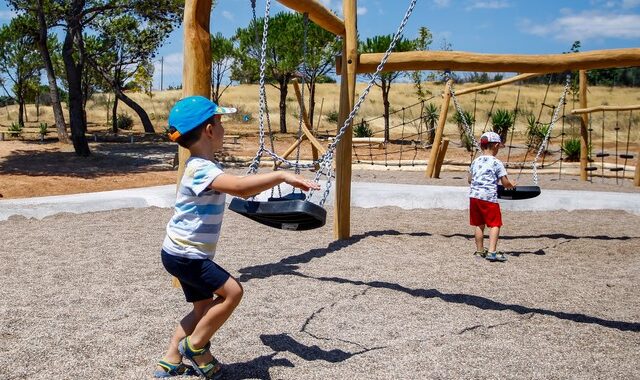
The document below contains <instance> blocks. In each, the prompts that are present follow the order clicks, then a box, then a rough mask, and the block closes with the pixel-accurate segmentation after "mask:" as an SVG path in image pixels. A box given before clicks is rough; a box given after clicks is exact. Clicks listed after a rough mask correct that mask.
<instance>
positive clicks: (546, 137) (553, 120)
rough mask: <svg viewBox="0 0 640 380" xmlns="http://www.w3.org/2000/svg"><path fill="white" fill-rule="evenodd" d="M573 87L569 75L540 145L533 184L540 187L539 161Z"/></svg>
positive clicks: (535, 160)
mask: <svg viewBox="0 0 640 380" xmlns="http://www.w3.org/2000/svg"><path fill="white" fill-rule="evenodd" d="M570 85H571V74H567V80H566V82H565V85H564V91H563V92H562V96H561V97H560V101H558V106H557V107H556V108H555V109H554V110H553V116H552V117H551V123H549V127H548V128H547V133H546V134H545V135H544V139H543V140H542V143H540V147H539V148H538V152H537V153H536V157H535V158H534V159H533V163H532V169H533V184H534V185H536V186H537V185H538V159H539V158H540V156H541V155H542V152H544V150H545V149H546V147H547V145H548V144H549V139H550V138H551V131H552V130H553V126H554V125H555V124H556V121H558V118H559V117H560V116H559V115H560V109H561V108H562V106H563V104H564V99H565V97H566V96H567V92H568V91H569V86H570Z"/></svg>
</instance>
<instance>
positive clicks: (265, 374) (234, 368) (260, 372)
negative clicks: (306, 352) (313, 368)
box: [223, 352, 295, 380]
mask: <svg viewBox="0 0 640 380" xmlns="http://www.w3.org/2000/svg"><path fill="white" fill-rule="evenodd" d="M277 354H278V353H277V352H274V353H271V354H269V355H263V356H260V357H257V358H255V359H253V360H250V361H248V362H244V363H232V364H225V365H224V375H223V379H225V380H242V379H271V375H270V374H269V369H271V368H273V367H290V368H293V367H295V366H294V365H293V363H291V361H289V359H284V358H282V359H274V358H273V357H274V356H276V355H277Z"/></svg>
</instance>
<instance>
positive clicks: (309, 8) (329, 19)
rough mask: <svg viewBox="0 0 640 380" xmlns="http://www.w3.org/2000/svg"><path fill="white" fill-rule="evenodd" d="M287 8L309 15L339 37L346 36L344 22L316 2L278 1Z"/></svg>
mask: <svg viewBox="0 0 640 380" xmlns="http://www.w3.org/2000/svg"><path fill="white" fill-rule="evenodd" d="M278 1H279V2H280V3H281V4H282V5H284V6H285V7H287V8H290V9H293V10H294V11H296V12H299V13H308V14H309V19H310V20H311V21H313V23H314V24H316V25H318V26H319V27H321V28H322V29H324V30H326V31H328V32H331V33H333V34H335V35H337V36H344V34H345V27H344V21H342V20H341V19H340V18H339V17H338V16H336V15H335V14H334V13H333V12H331V11H330V10H329V9H327V8H325V6H324V5H322V4H321V3H319V2H318V1H316V0H278Z"/></svg>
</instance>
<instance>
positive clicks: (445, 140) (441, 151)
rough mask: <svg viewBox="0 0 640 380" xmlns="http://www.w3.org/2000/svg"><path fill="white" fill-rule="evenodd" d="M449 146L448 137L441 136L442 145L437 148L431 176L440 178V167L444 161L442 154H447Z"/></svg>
mask: <svg viewBox="0 0 640 380" xmlns="http://www.w3.org/2000/svg"><path fill="white" fill-rule="evenodd" d="M448 147H449V139H448V138H446V137H445V138H443V139H442V145H440V149H439V150H438V158H437V159H436V165H435V169H434V171H433V178H440V169H442V163H443V162H444V156H446V155H447V148H448Z"/></svg>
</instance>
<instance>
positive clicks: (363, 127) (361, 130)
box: [353, 120, 373, 137]
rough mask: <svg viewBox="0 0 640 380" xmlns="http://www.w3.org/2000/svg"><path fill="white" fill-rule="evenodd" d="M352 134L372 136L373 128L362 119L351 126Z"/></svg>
mask: <svg viewBox="0 0 640 380" xmlns="http://www.w3.org/2000/svg"><path fill="white" fill-rule="evenodd" d="M353 135H354V136H355V137H371V136H373V130H372V129H371V127H369V123H367V122H366V121H364V120H362V121H361V122H360V123H358V124H357V125H356V126H355V127H353Z"/></svg>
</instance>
